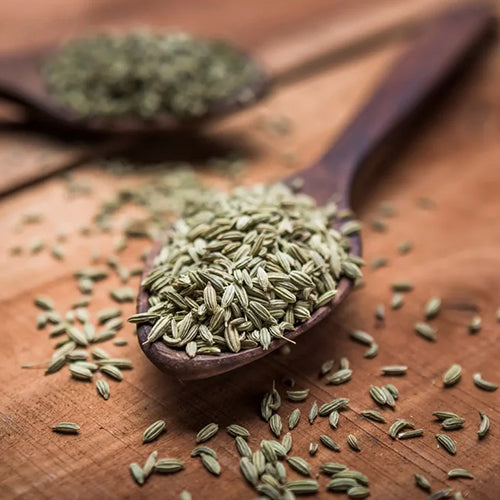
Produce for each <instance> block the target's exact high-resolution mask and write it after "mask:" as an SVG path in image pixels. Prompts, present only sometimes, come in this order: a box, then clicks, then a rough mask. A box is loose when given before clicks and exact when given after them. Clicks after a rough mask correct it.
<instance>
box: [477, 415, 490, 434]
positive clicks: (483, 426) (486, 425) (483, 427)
mask: <svg viewBox="0 0 500 500" xmlns="http://www.w3.org/2000/svg"><path fill="white" fill-rule="evenodd" d="M479 417H480V418H481V422H480V424H479V430H478V431H477V435H478V437H479V439H482V438H483V437H484V436H486V434H488V431H489V430H490V419H489V418H488V415H486V413H483V412H482V411H480V412H479Z"/></svg>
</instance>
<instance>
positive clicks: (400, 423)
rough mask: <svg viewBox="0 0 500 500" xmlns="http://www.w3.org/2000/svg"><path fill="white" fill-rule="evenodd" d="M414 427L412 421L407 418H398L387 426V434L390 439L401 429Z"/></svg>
mask: <svg viewBox="0 0 500 500" xmlns="http://www.w3.org/2000/svg"><path fill="white" fill-rule="evenodd" d="M407 428H410V429H414V428H415V424H414V423H413V422H410V421H409V420H406V419H404V418H398V419H397V420H396V421H395V422H394V423H393V424H392V425H391V426H390V427H389V436H390V437H391V438H392V439H396V437H397V435H398V434H399V433H400V432H401V431H402V430H403V429H407Z"/></svg>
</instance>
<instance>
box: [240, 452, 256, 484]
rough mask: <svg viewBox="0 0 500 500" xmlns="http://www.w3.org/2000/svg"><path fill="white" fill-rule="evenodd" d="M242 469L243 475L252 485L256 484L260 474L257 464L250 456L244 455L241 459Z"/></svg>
mask: <svg viewBox="0 0 500 500" xmlns="http://www.w3.org/2000/svg"><path fill="white" fill-rule="evenodd" d="M240 470H241V474H242V475H243V477H244V478H245V479H246V480H247V481H248V482H249V483H250V484H251V485H252V486H255V485H256V484H257V483H258V481H259V474H258V472H257V469H256V468H255V465H254V464H253V463H252V462H251V461H250V459H249V458H248V457H242V458H241V460H240Z"/></svg>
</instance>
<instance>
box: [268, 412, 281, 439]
mask: <svg viewBox="0 0 500 500" xmlns="http://www.w3.org/2000/svg"><path fill="white" fill-rule="evenodd" d="M269 427H270V428H271V432H272V433H273V434H274V435H275V436H276V437H277V438H279V437H280V436H281V431H282V430H283V424H282V422H281V417H280V416H279V415H278V414H277V413H275V414H274V415H273V416H272V417H271V418H270V419H269Z"/></svg>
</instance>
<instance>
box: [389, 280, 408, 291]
mask: <svg viewBox="0 0 500 500" xmlns="http://www.w3.org/2000/svg"><path fill="white" fill-rule="evenodd" d="M392 290H393V292H411V291H412V290H413V283H410V282H409V281H396V282H395V283H393V284H392Z"/></svg>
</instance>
